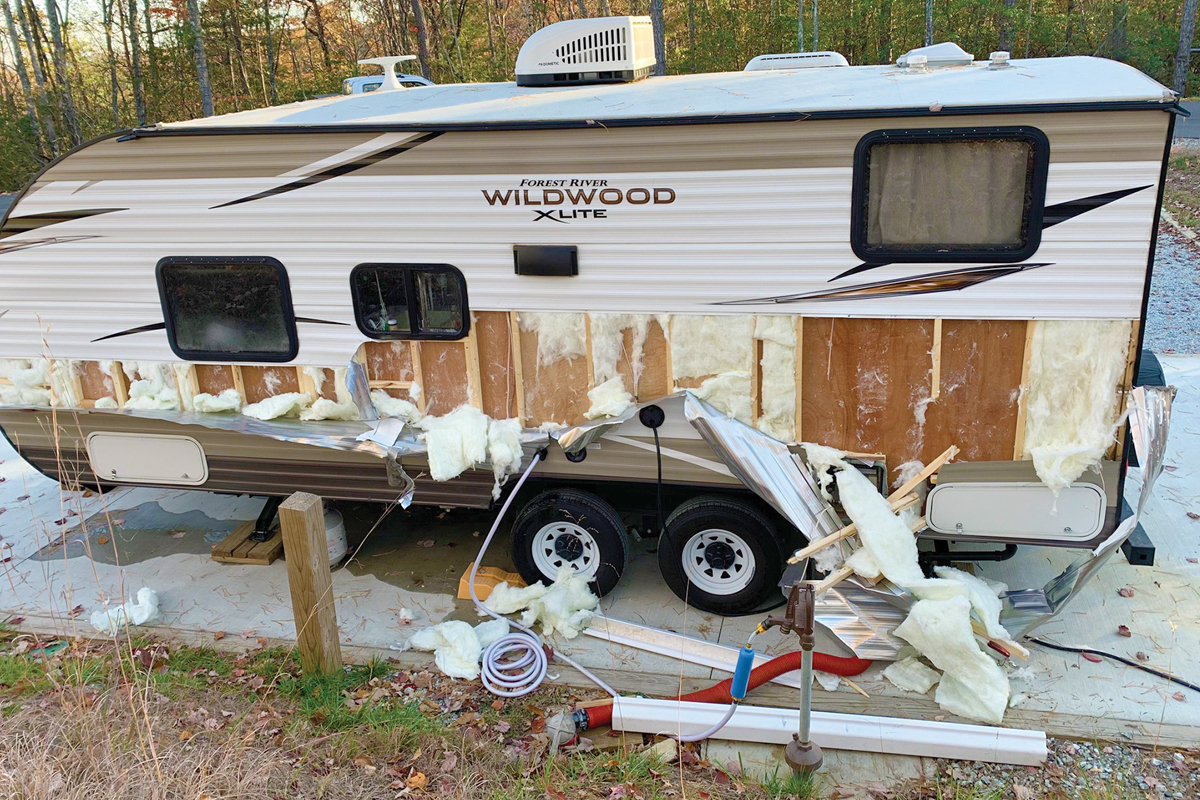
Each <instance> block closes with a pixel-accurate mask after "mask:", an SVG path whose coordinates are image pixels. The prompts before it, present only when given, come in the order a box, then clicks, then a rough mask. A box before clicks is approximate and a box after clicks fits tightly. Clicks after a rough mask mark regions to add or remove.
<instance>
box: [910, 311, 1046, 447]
mask: <svg viewBox="0 0 1200 800" xmlns="http://www.w3.org/2000/svg"><path fill="white" fill-rule="evenodd" d="M1025 329H1026V323H1025V322H1023V321H1020V320H949V319H948V320H944V321H943V322H942V346H941V381H940V383H941V394H940V396H939V397H938V399H937V400H936V401H935V402H933V403H930V404H929V405H928V407H927V408H926V412H925V440H924V452H923V455H922V459H921V460H922V461H924V462H925V463H929V460H930V459H932V458H935V457H937V455H938V454H939V453H941V452H942V451H944V450H945V449H946V448H947V447H949V446H950V445H952V444H953V445H958V447H959V450H960V451H961V452H960V454H959V456H958V457H959V459H960V460H963V461H1007V460H1009V459H1010V458H1011V457H1012V452H1013V443H1014V441H1015V440H1016V436H1017V417H1018V403H1017V400H1018V397H1019V396H1020V389H1021V370H1022V363H1023V361H1024V353H1025ZM888 463H889V465H893V462H891V461H889V462H888ZM896 463H898V462H896Z"/></svg>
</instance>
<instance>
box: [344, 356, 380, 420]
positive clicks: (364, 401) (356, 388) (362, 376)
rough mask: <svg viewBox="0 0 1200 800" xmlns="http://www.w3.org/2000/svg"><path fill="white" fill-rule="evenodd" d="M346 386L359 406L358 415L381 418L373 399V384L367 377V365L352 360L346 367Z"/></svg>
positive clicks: (365, 418)
mask: <svg viewBox="0 0 1200 800" xmlns="http://www.w3.org/2000/svg"><path fill="white" fill-rule="evenodd" d="M346 388H347V389H348V390H349V392H350V399H351V400H353V401H354V405H356V406H358V416H359V417H360V418H361V419H364V420H367V421H374V420H377V419H379V411H378V410H376V408H375V403H373V402H372V401H371V384H370V382H369V381H368V379H367V368H366V366H365V365H363V364H360V363H358V362H357V361H353V360H351V362H350V365H349V366H348V367H347V368H346Z"/></svg>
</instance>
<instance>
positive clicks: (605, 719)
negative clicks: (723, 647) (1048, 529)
mask: <svg viewBox="0 0 1200 800" xmlns="http://www.w3.org/2000/svg"><path fill="white" fill-rule="evenodd" d="M869 666H871V662H870V661H866V660H864V659H861V658H843V657H841V656H831V655H827V654H825V653H813V669H815V670H818V671H819V672H831V673H833V674H834V675H841V676H843V677H850V676H851V675H861V674H862V673H864V672H866V670H867V667H869ZM798 669H800V651H799V650H797V651H795V652H792V653H784V654H783V655H781V656H776V657H775V658H772V659H771V660H770V661H768V662H767V663H765V664H762V665H761V666H758V667H755V668H754V669H752V670H751V671H750V684H749V689H756V688H757V687H759V686H762V685H763V684H764V683H766V682H767V681H769V680H771V679H773V678H778V677H779V676H780V675H783V674H785V673H788V672H792V671H793V670H798ZM732 685H733V678H726V679H725V680H723V681H721V682H720V683H718V684H717V685H716V686H710V687H708V688H707V689H701V690H699V691H696V692H692V693H691V694H685V695H680V696H679V697H677V698H676V699H677V700H685V701H690V702H693V703H729V702H731V701H732V700H733V696H732V695H731V694H730V693H729V689H730V687H731V686H732ZM583 710H584V711H585V712H586V713H587V726H588V728H589V729H591V728H597V727H599V726H601V725H609V724H611V723H612V713H613V707H612V701H609V702H607V703H605V704H604V705H602V706H592V707H591V708H586V709H583Z"/></svg>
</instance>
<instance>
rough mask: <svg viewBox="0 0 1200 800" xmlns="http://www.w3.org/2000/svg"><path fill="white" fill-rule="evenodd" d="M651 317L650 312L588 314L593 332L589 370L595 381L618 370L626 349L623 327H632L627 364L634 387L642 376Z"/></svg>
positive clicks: (627, 328)
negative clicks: (590, 369) (590, 366)
mask: <svg viewBox="0 0 1200 800" xmlns="http://www.w3.org/2000/svg"><path fill="white" fill-rule="evenodd" d="M650 319H651V317H650V315H649V314H589V315H588V323H589V324H590V325H591V334H592V372H593V374H594V375H595V378H596V383H597V384H601V383H604V382H606V381H608V380H611V379H612V378H615V377H617V376H618V375H619V374H620V373H619V372H618V370H617V364H618V362H619V361H620V360H621V354H622V353H623V352H624V351H625V331H627V330H632V331H633V335H632V347H631V348H630V352H629V364H630V370H631V372H632V373H633V384H634V387H636V386H637V383H638V381H639V380H640V379H641V376H642V357H643V355H644V353H645V348H646V337H647V336H648V335H649V333H650Z"/></svg>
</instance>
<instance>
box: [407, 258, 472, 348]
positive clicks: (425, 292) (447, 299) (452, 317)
mask: <svg viewBox="0 0 1200 800" xmlns="http://www.w3.org/2000/svg"><path fill="white" fill-rule="evenodd" d="M415 277H416V279H417V280H416V283H417V310H418V311H419V319H420V321H421V322H420V325H421V330H422V331H423V332H428V333H455V332H457V331H460V330H462V327H463V314H462V295H461V294H460V293H459V285H458V276H457V275H455V274H454V273H452V272H449V271H446V270H438V271H432V270H420V271H418V272H417V273H416V275H415Z"/></svg>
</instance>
